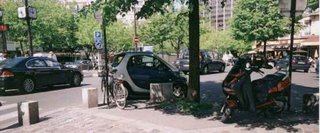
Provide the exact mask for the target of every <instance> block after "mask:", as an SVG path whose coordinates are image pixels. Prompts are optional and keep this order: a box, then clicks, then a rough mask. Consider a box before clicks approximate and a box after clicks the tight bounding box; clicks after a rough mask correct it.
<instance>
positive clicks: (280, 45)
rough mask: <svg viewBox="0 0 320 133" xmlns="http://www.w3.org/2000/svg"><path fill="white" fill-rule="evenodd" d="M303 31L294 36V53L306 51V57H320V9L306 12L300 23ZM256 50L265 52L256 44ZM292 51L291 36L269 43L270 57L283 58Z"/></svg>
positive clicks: (261, 46)
mask: <svg viewBox="0 0 320 133" xmlns="http://www.w3.org/2000/svg"><path fill="white" fill-rule="evenodd" d="M299 22H300V24H301V25H302V26H303V29H302V30H300V31H299V32H297V33H296V34H295V35H294V41H293V51H295V50H304V51H305V54H304V55H306V56H308V57H312V58H316V57H317V58H318V57H319V45H320V43H319V41H320V39H319V35H320V30H319V29H320V21H319V9H317V10H315V11H306V12H304V14H303V18H302V19H301V20H300V21H299ZM253 48H254V49H256V50H259V51H263V45H261V44H255V45H254V46H253ZM289 50H290V35H287V36H285V37H280V38H278V39H276V40H269V41H267V52H268V56H273V57H283V56H285V55H287V53H288V51H289Z"/></svg>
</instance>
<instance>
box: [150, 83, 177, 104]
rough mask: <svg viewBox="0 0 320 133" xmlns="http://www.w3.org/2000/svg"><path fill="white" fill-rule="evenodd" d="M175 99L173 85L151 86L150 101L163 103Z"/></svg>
mask: <svg viewBox="0 0 320 133" xmlns="http://www.w3.org/2000/svg"><path fill="white" fill-rule="evenodd" d="M172 98H173V85H172V83H151V84H150V101H151V102H163V101H165V100H170V99H172Z"/></svg>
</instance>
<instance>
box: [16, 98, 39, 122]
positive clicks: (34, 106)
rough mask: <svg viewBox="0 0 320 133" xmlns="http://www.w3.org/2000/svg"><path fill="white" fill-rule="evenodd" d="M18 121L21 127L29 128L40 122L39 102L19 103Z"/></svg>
mask: <svg viewBox="0 0 320 133" xmlns="http://www.w3.org/2000/svg"><path fill="white" fill-rule="evenodd" d="M18 120H19V125H20V126H28V125H31V124H35V123H38V122H39V106H38V101H23V102H19V103H18Z"/></svg>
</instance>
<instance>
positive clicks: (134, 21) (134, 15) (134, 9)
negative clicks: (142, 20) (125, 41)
mask: <svg viewBox="0 0 320 133" xmlns="http://www.w3.org/2000/svg"><path fill="white" fill-rule="evenodd" d="M133 23H134V38H136V36H137V22H136V7H135V6H134V7H133ZM133 42H134V45H135V51H138V44H137V43H136V41H135V40H134V41H133Z"/></svg>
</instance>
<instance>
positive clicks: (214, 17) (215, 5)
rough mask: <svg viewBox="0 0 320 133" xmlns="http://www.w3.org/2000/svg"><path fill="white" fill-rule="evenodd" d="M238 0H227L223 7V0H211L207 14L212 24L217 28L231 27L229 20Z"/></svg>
mask: <svg viewBox="0 0 320 133" xmlns="http://www.w3.org/2000/svg"><path fill="white" fill-rule="evenodd" d="M235 1H236V0H227V1H226V2H225V6H224V8H222V5H221V0H209V1H208V7H207V9H206V10H205V13H204V14H205V15H206V16H208V17H209V20H210V22H211V26H212V27H214V29H216V30H226V29H228V28H229V20H230V18H231V17H232V16H233V9H234V5H235Z"/></svg>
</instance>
